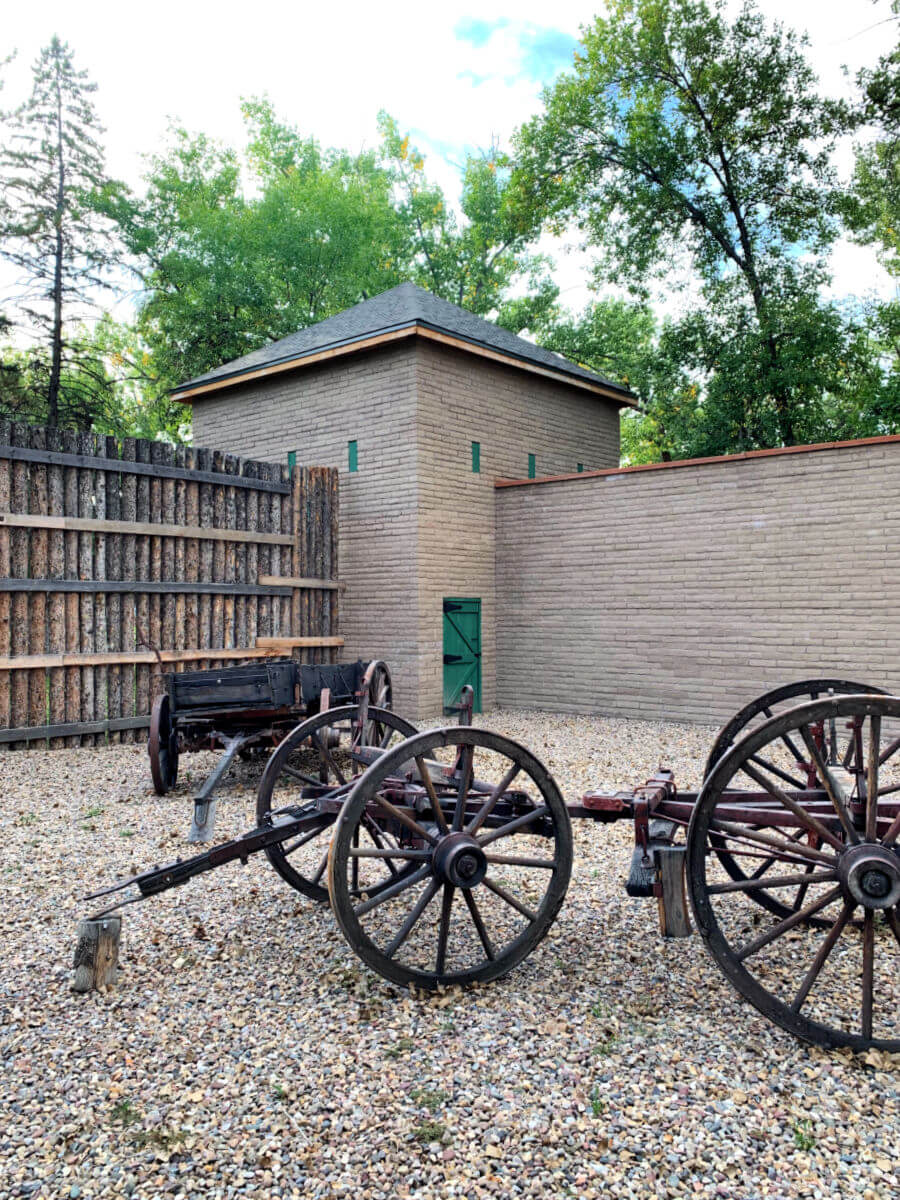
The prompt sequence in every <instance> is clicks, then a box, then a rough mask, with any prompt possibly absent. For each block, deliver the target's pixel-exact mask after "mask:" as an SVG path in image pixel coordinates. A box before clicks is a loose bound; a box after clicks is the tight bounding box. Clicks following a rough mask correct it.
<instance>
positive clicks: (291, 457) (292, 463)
mask: <svg viewBox="0 0 900 1200" xmlns="http://www.w3.org/2000/svg"><path fill="white" fill-rule="evenodd" d="M296 465H297V451H296V450H288V470H289V471H293V469H294V467H296Z"/></svg>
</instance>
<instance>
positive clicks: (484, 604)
mask: <svg viewBox="0 0 900 1200" xmlns="http://www.w3.org/2000/svg"><path fill="white" fill-rule="evenodd" d="M416 356H417V357H416V362H417V388H418V445H419V457H418V480H419V558H418V561H419V580H418V584H419V586H418V612H419V623H418V643H419V670H418V680H419V711H420V713H421V715H422V716H427V717H430V716H434V715H437V714H439V713H440V712H441V705H442V692H443V600H444V597H445V596H458V597H477V598H478V599H480V600H481V631H482V696H483V702H484V706H485V707H489V706H490V705H492V704H493V703H494V702H495V699H496V685H495V671H496V665H495V664H496V649H495V636H494V631H495V624H496V621H497V620H498V615H497V604H496V597H495V580H496V569H495V558H494V554H495V536H496V530H495V490H494V486H493V485H494V480H495V479H496V478H497V477H507V478H509V477H513V478H517V477H518V478H523V477H525V476H526V475H527V474H528V455H529V453H532V454H534V455H535V459H536V465H537V471H538V473H539V474H554V473H557V472H562V471H574V470H575V469H576V465H577V463H579V462H581V463H584V465H585V469H586V470H589V469H590V468H591V467H609V466H617V465H618V462H619V414H618V409H617V407H616V406H615V405H613V404H609V403H607V402H605V401H604V400H602V399H598V398H597V397H595V396H593V395H591V394H590V393H588V392H584V391H580V390H578V389H576V388H571V387H566V386H565V385H561V384H557V383H554V382H553V381H552V380H545V379H542V378H541V377H540V376H536V375H530V374H528V373H527V372H524V371H518V370H515V369H513V368H510V367H504V366H501V365H498V364H493V363H490V362H487V361H484V360H479V359H477V358H474V357H472V356H470V355H463V354H459V353H456V352H453V351H449V350H446V349H443V348H440V347H436V346H433V345H432V344H430V343H420V345H419V346H418V349H417V352H416ZM473 441H475V442H479V443H480V445H481V472H480V474H475V473H474V472H473V471H472V442H473Z"/></svg>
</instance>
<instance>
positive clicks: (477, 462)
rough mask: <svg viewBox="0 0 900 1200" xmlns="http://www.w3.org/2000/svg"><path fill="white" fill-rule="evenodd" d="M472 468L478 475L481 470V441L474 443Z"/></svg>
mask: <svg viewBox="0 0 900 1200" xmlns="http://www.w3.org/2000/svg"><path fill="white" fill-rule="evenodd" d="M472 470H473V471H474V472H475V474H476V475H478V474H479V473H480V471H481V442H473V443H472Z"/></svg>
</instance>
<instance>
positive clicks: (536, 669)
mask: <svg viewBox="0 0 900 1200" xmlns="http://www.w3.org/2000/svg"><path fill="white" fill-rule="evenodd" d="M497 521H498V527H497V609H498V623H497V656H498V659H497V661H498V668H497V677H498V678H497V692H498V699H499V701H500V702H501V703H503V704H507V705H527V706H536V707H542V708H551V709H557V710H566V711H572V712H596V713H602V714H616V715H622V716H629V717H641V716H645V717H652V718H668V719H673V720H684V721H698V722H721V721H724V720H725V719H726V718H727V717H729V716H730V715H731V714H732V713H733V712H735V711H736V710H737V708H739V707H740V706H741V705H742V704H743V703H745V702H746V701H747V700H749V699H751V698H752V697H753V696H755V695H757V694H759V693H760V692H762V691H764V690H766V689H768V688H770V687H775V686H777V685H778V684H780V683H783V682H787V681H790V680H792V679H799V678H804V677H808V676H812V675H818V674H834V675H836V676H838V677H844V678H850V679H857V680H860V681H861V682H872V683H873V684H875V685H878V686H882V687H890V688H892V689H893V690H897V689H900V620H898V616H900V444H897V443H888V444H878V445H873V446H857V447H849V448H843V449H832V450H823V451H816V452H804V453H797V454H788V455H779V456H772V457H764V458H752V459H746V460H737V461H726V462H721V463H714V464H710V465H702V466H692V467H673V468H665V469H662V470H656V471H646V472H633V473H626V474H614V475H607V476H600V477H593V478H587V479H579V480H574V481H571V482H559V483H548V484H537V485H531V486H527V487H521V488H505V489H499V490H498V491H497Z"/></svg>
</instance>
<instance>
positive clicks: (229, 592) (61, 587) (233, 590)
mask: <svg viewBox="0 0 900 1200" xmlns="http://www.w3.org/2000/svg"><path fill="white" fill-rule="evenodd" d="M269 578H271V579H278V576H277V575H272V576H269ZM4 591H5V592H91V593H100V594H103V593H107V594H109V595H115V594H119V593H126V594H129V593H132V592H135V593H137V592H147V593H152V594H159V595H164V596H165V595H175V594H177V595H182V594H191V593H195V592H197V593H204V594H207V595H211V596H292V595H293V594H294V587H293V585H291V583H290V580H289V581H288V586H287V587H276V586H274V585H264V586H260V585H259V584H257V583H193V582H185V581H183V580H168V579H128V580H124V579H0V592H4Z"/></svg>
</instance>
